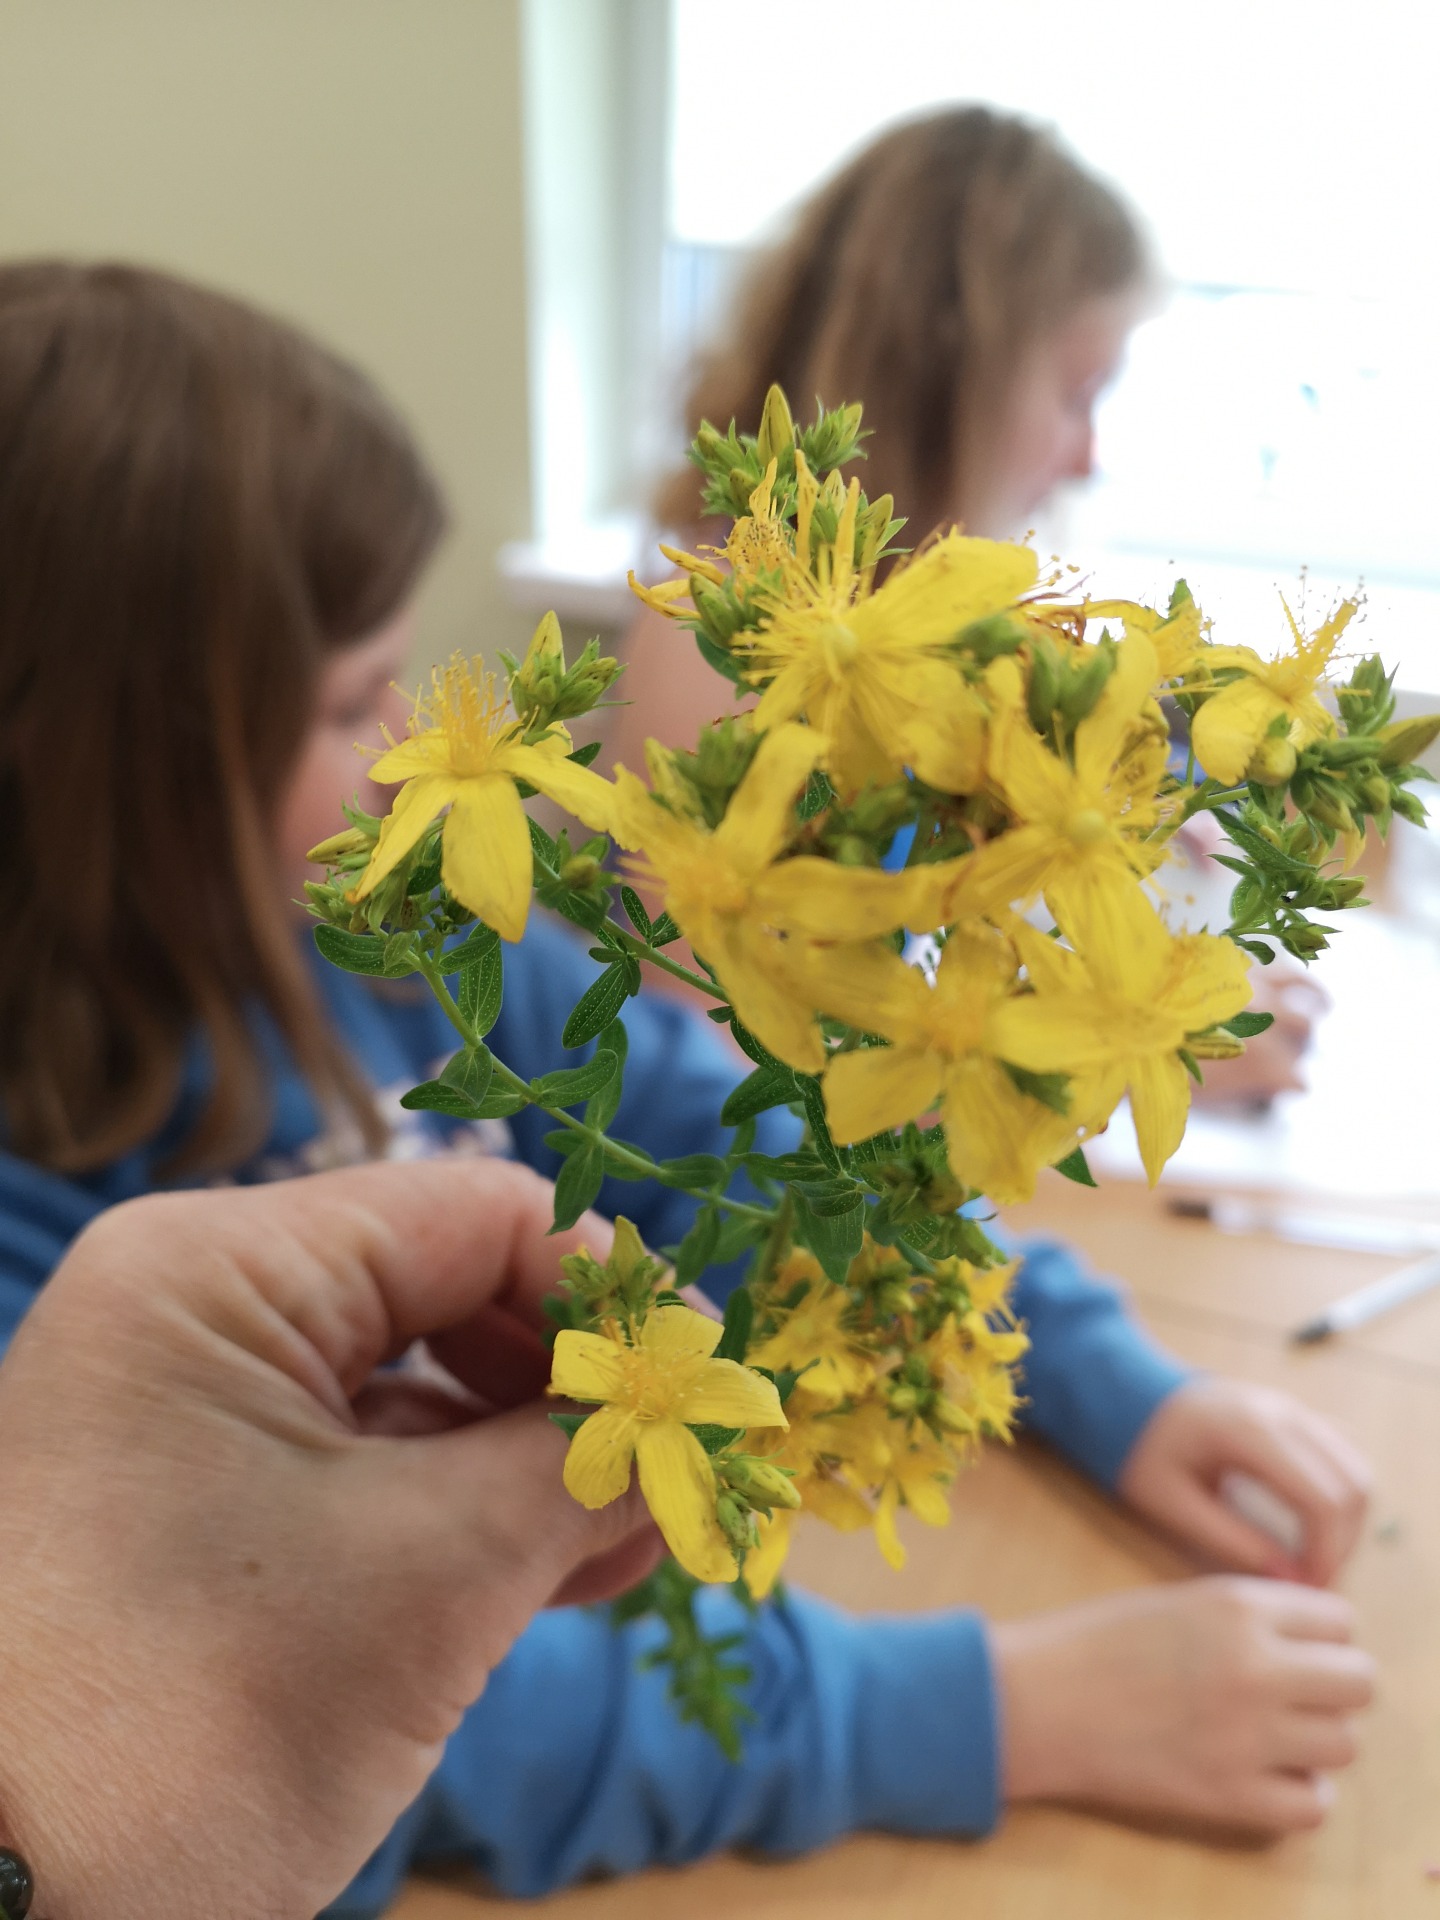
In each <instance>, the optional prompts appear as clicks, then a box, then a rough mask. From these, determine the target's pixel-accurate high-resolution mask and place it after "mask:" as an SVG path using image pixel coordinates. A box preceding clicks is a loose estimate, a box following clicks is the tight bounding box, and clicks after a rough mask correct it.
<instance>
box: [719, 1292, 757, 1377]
mask: <svg viewBox="0 0 1440 1920" xmlns="http://www.w3.org/2000/svg"><path fill="white" fill-rule="evenodd" d="M754 1321H755V1300H754V1297H753V1295H752V1294H751V1292H750V1289H749V1288H748V1287H736V1289H735V1291H734V1292H733V1293H732V1294H731V1296H730V1298H729V1299H728V1300H727V1301H726V1302H725V1331H724V1332H723V1333H722V1334H721V1336H720V1344H719V1346H718V1347H716V1349H715V1358H716V1359H717V1360H738V1361H740V1362H741V1363H742V1364H743V1362H744V1359H745V1355H746V1352H747V1350H748V1349H749V1346H750V1329H751V1327H752V1326H753V1325H754Z"/></svg>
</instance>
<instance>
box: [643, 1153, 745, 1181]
mask: <svg viewBox="0 0 1440 1920" xmlns="http://www.w3.org/2000/svg"><path fill="white" fill-rule="evenodd" d="M660 1170H661V1172H662V1173H664V1174H665V1175H666V1177H667V1178H668V1179H669V1180H670V1182H671V1183H672V1184H673V1185H674V1186H677V1187H714V1186H718V1185H719V1184H720V1182H721V1181H722V1180H724V1179H725V1178H726V1177H727V1175H728V1174H729V1172H730V1169H729V1167H728V1166H727V1165H726V1163H725V1162H724V1161H723V1160H722V1159H720V1157H719V1156H718V1155H717V1154H713V1153H685V1154H681V1155H680V1156H679V1158H678V1159H675V1160H662V1161H661V1162H660Z"/></svg>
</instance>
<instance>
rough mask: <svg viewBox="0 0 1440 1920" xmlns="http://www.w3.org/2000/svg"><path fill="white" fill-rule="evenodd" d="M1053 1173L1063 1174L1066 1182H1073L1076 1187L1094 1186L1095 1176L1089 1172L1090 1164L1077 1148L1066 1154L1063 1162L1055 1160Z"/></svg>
mask: <svg viewBox="0 0 1440 1920" xmlns="http://www.w3.org/2000/svg"><path fill="white" fill-rule="evenodd" d="M1055 1171H1056V1172H1057V1173H1063V1174H1064V1176H1065V1178H1066V1179H1067V1180H1073V1181H1074V1182H1075V1184H1076V1186H1077V1187H1093V1186H1095V1185H1096V1180H1095V1176H1094V1174H1093V1173H1091V1171H1090V1163H1089V1161H1088V1160H1087V1159H1086V1158H1085V1155H1084V1152H1083V1151H1082V1149H1081V1148H1079V1147H1076V1148H1075V1149H1074V1151H1073V1152H1071V1153H1067V1154H1066V1156H1065V1158H1064V1159H1063V1160H1057V1161H1056V1162H1055Z"/></svg>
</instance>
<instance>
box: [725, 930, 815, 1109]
mask: <svg viewBox="0 0 1440 1920" xmlns="http://www.w3.org/2000/svg"><path fill="white" fill-rule="evenodd" d="M705 958H706V959H707V960H708V961H709V962H710V964H711V965H712V966H713V967H714V968H715V971H716V972H717V973H718V974H719V976H720V984H721V986H722V987H724V989H725V991H726V992H727V993H728V994H729V996H730V998H731V1001H732V1002H733V1004H734V1007H735V1011H736V1013H737V1014H738V1015H739V1016H740V1019H741V1020H742V1021H743V1022H744V1024H745V1025H746V1026H747V1027H748V1028H749V1029H750V1031H751V1032H752V1033H753V1034H754V1035H755V1037H756V1039H757V1040H759V1041H760V1042H761V1044H762V1045H763V1046H766V1047H768V1048H769V1049H770V1051H771V1053H773V1054H775V1055H776V1056H777V1057H778V1058H779V1059H781V1060H783V1061H784V1062H785V1063H786V1065H787V1066H791V1067H798V1068H799V1069H800V1071H801V1072H802V1073H819V1071H820V1069H821V1068H822V1067H823V1066H824V1064H825V1047H824V1044H823V1042H822V1041H821V1038H820V1030H819V1028H818V1027H817V1026H816V1025H815V1020H814V1017H813V1012H812V1009H811V1007H810V1006H809V1005H807V1004H806V1002H805V999H804V997H803V995H802V994H801V993H800V992H799V991H798V989H797V986H796V983H795V977H794V968H793V966H792V965H791V964H790V963H789V957H788V956H787V954H786V951H785V946H784V943H783V942H781V941H780V940H778V939H776V938H774V937H773V936H770V935H767V934H765V933H763V932H761V931H759V930H757V929H753V928H749V927H741V926H739V925H737V924H735V923H734V922H729V921H727V922H726V923H724V925H723V930H722V931H721V933H720V936H719V944H718V945H717V946H716V947H715V949H714V950H713V951H711V952H709V953H707V954H706V955H705Z"/></svg>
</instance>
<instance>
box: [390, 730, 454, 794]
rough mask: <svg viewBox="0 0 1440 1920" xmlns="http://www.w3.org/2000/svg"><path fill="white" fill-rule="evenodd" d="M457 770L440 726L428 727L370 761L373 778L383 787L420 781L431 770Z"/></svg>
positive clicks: (432, 771) (446, 771)
mask: <svg viewBox="0 0 1440 1920" xmlns="http://www.w3.org/2000/svg"><path fill="white" fill-rule="evenodd" d="M454 771H455V768H454V765H453V762H452V757H451V751H450V742H449V741H448V740H447V739H446V737H445V735H444V733H443V732H441V731H440V729H439V728H427V729H426V731H425V732H423V733H417V734H412V735H411V736H410V738H409V739H406V740H401V741H400V742H399V744H398V745H396V746H393V747H390V748H389V749H388V750H387V751H386V752H385V753H382V754H381V755H380V756H379V757H378V758H377V759H375V760H372V761H371V763H370V769H369V772H370V778H371V779H372V780H374V781H377V782H378V783H379V785H380V786H382V787H392V786H394V785H395V784H396V782H397V781H400V780H418V779H422V778H423V777H424V776H425V775H426V774H431V773H453V772H454Z"/></svg>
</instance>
